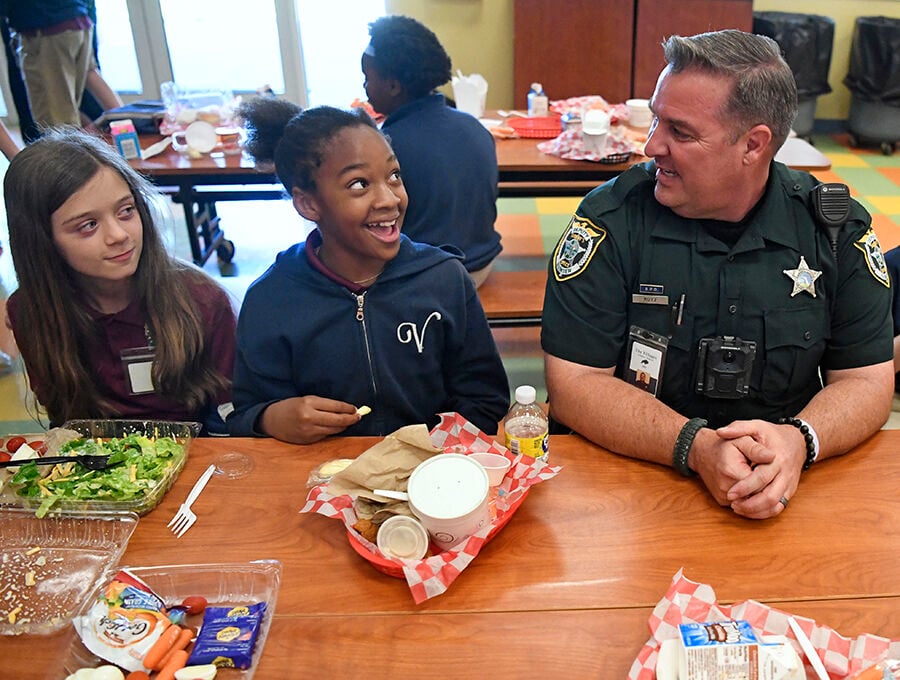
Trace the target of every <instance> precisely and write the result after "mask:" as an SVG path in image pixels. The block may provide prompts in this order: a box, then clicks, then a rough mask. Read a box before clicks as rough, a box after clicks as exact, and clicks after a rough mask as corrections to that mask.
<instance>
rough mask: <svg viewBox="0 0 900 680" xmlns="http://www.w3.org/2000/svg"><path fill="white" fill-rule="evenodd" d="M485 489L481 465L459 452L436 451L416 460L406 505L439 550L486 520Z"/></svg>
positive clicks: (487, 521)
mask: <svg viewBox="0 0 900 680" xmlns="http://www.w3.org/2000/svg"><path fill="white" fill-rule="evenodd" d="M488 490H489V482H488V476H487V472H485V469H484V468H483V467H482V466H481V465H480V464H479V463H478V462H477V461H475V460H472V459H471V458H470V457H469V456H464V455H462V454H459V453H443V454H438V455H436V456H432V457H431V458H429V459H428V460H426V461H424V462H422V463H420V464H419V465H418V467H416V469H415V470H413V473H412V475H410V478H409V483H408V485H407V493H408V494H409V507H410V509H411V510H412V511H413V513H414V514H415V516H416V517H418V518H419V520H420V521H421V522H422V524H423V525H424V527H425V528H426V529H427V530H428V533H429V534H431V538H432V540H433V541H434V544H435V545H436V546H438V547H439V548H441V549H442V550H448V549H450V548H452V547H453V546H455V545H456V544H457V543H459V542H460V541H462V540H463V539H464V538H466V537H468V536H471V535H472V534H474V533H475V532H476V531H478V530H479V529H480V528H482V527H483V526H485V525H486V524H489V523H490V521H491V512H490V509H489V507H488Z"/></svg>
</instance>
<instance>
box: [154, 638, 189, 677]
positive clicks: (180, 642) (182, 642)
mask: <svg viewBox="0 0 900 680" xmlns="http://www.w3.org/2000/svg"><path fill="white" fill-rule="evenodd" d="M193 639H194V631H193V629H191V628H182V629H181V632H180V633H179V634H178V639H177V640H175V643H174V644H173V645H172V646H171V647H169V651H168V652H166V653H165V655H164V656H163V658H162V659H160V661H159V662H158V663H157V664H156V665H155V666H154V667H153V670H157V671H160V670H162V669H163V667H164V666H165V665H166V664H167V663H169V659H171V658H172V654H174V653H175V652H177V651H178V650H179V649H184V648H185V647H187V646H188V645H189V644H190V642H191V640H193Z"/></svg>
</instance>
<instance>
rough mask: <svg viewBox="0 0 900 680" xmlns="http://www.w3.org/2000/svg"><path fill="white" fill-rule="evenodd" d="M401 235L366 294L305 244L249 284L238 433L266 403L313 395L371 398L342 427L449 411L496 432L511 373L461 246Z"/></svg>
mask: <svg viewBox="0 0 900 680" xmlns="http://www.w3.org/2000/svg"><path fill="white" fill-rule="evenodd" d="M315 236H316V237H318V234H315ZM400 238H401V242H400V251H399V253H398V255H397V257H395V258H394V259H393V260H391V261H390V262H389V263H388V265H387V267H386V268H385V270H384V272H382V274H381V275H380V276H379V277H378V279H377V281H376V282H375V283H374V284H373V285H372V286H371V287H370V288H368V289H367V290H365V291H364V292H362V293H360V294H354V293H353V292H351V291H350V290H348V289H347V288H346V287H344V286H342V285H341V284H339V283H337V282H335V281H332V280H331V279H329V278H328V277H327V276H325V275H323V274H322V273H320V272H319V271H317V270H316V269H315V268H314V267H313V266H312V265H311V264H310V262H309V259H308V258H307V256H306V243H299V244H297V245H295V246H292V247H291V248H289V249H288V250H286V251H284V252H282V253H280V254H279V255H278V257H277V258H276V260H275V263H274V264H273V265H272V266H271V267H270V268H269V269H268V271H266V273H265V274H263V275H262V276H261V277H260V278H259V279H258V280H257V281H256V282H254V283H253V285H252V286H251V287H250V288H249V290H248V291H247V295H246V297H245V298H244V304H243V307H242V309H241V313H240V318H239V320H238V330H237V344H238V347H237V358H236V362H235V370H234V395H233V398H234V406H235V411H234V413H233V414H232V415H231V416H230V417H229V420H228V428H229V432H230V433H231V434H233V435H243V436H247V435H258V434H260V433H259V432H257V431H256V429H255V424H256V421H257V419H258V417H259V415H260V413H261V412H262V410H263V409H264V408H265V407H266V406H268V405H269V404H271V403H273V402H276V401H280V400H282V399H286V398H289V397H297V396H307V395H317V396H320V397H326V398H329V399H337V400H340V401H345V402H348V403H350V404H354V405H356V406H361V405H363V404H367V405H368V406H371V407H372V413H371V414H369V415H367V416H365V417H364V418H362V419H361V420H360V421H359V423H357V424H356V425H354V426H352V427H350V428H348V429H347V430H345V431H344V432H343V433H342V434H345V435H380V436H384V435H387V434H390V433H391V432H394V431H395V430H397V429H398V428H400V427H403V426H404V425H412V424H418V423H425V424H427V425H428V427H429V428H430V427H433V426H434V425H436V424H437V422H438V418H437V416H436V414H438V413H442V412H444V411H457V412H459V413H460V414H462V415H463V416H464V417H465V418H467V419H468V420H469V421H471V422H472V423H473V424H475V425H476V426H478V427H479V428H481V429H482V430H484V431H485V432H487V433H490V434H494V433H495V432H496V431H497V424H498V422H499V421H500V420H501V419H502V418H503V416H504V415H505V414H506V411H507V408H508V407H509V384H508V381H507V378H506V373H505V371H504V368H503V364H502V363H501V361H500V356H499V354H498V352H497V347H496V345H495V344H494V339H493V336H492V335H491V331H490V328H489V327H488V324H487V320H486V318H485V316H484V310H483V309H482V307H481V302H480V300H479V299H478V295H477V294H476V292H475V286H474V284H473V283H472V280H471V278H470V277H469V275H468V274H467V273H466V271H465V269H464V267H463V266H462V264H461V262H460V259H459V257H458V256H457V255H454V254H452V253H450V252H447V251H445V250H442V249H439V248H435V247H433V246H429V245H425V244H422V243H416V242H414V241H410V240H409V239H408V238H407V237H406V236H405V235H401V237H400Z"/></svg>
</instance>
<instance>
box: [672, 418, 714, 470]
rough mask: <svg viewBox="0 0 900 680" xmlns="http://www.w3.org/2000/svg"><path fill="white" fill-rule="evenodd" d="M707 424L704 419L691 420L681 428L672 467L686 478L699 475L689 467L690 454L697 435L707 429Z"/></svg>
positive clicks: (676, 441)
mask: <svg viewBox="0 0 900 680" xmlns="http://www.w3.org/2000/svg"><path fill="white" fill-rule="evenodd" d="M706 425H707V422H706V421H705V420H703V418H691V419H690V420H689V421H687V422H686V423H685V424H684V426H683V427H682V428H681V432H679V433H678V438H677V439H676V440H675V449H674V450H673V451H672V467H674V468H675V469H676V470H678V472H679V473H681V474H682V475H684V476H685V477H693V476H695V475H696V474H697V473H696V472H694V471H693V470H691V468H689V467H688V462H687V461H688V453H690V451H691V445H692V444H693V443H694V437H696V436H697V433H698V432H699V431H700V430H701V429H703V428H704V427H706Z"/></svg>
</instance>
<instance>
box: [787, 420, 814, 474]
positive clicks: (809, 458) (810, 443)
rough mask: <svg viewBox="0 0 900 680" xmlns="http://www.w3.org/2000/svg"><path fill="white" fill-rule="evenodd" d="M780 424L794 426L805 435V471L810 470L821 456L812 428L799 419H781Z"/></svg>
mask: <svg viewBox="0 0 900 680" xmlns="http://www.w3.org/2000/svg"><path fill="white" fill-rule="evenodd" d="M778 422H779V423H780V424H781V425H793V426H794V427H796V428H797V429H798V430H800V432H801V433H802V434H803V440H804V441H805V442H806V460H805V461H803V469H804V470H809V466H810V465H812V464H813V463H815V462H816V458H817V457H818V455H819V447H818V442H816V436H815V432H814V431H813V430H812V427H810V426H809V425H808V424H807V423H804V422H803V421H802V420H800V419H799V418H779V419H778Z"/></svg>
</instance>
